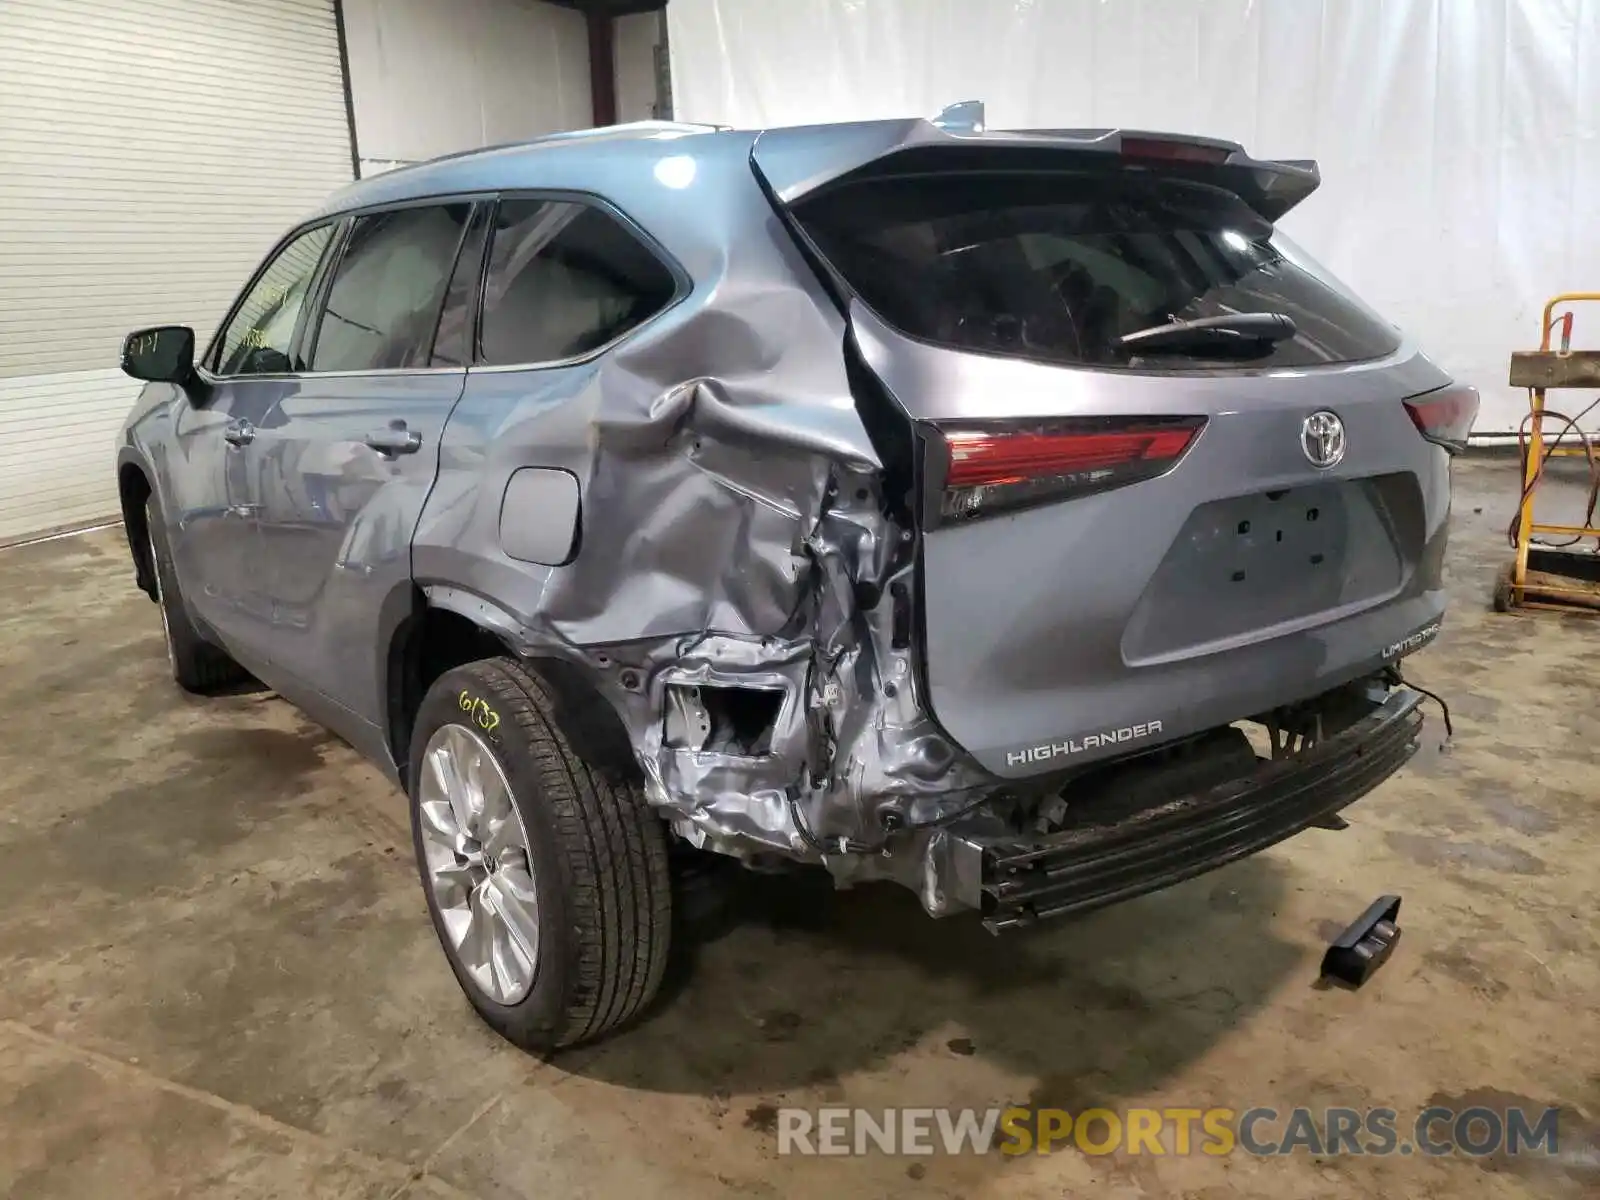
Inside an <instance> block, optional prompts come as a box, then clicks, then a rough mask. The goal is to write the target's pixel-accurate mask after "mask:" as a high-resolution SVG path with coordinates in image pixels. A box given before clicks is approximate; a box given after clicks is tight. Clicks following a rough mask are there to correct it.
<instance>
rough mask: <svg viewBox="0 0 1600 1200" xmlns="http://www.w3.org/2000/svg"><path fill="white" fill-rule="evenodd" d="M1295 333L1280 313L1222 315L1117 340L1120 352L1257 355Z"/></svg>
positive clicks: (1154, 327) (1290, 322) (1287, 319)
mask: <svg viewBox="0 0 1600 1200" xmlns="http://www.w3.org/2000/svg"><path fill="white" fill-rule="evenodd" d="M1297 332H1298V331H1297V330H1296V329H1295V324H1294V321H1293V320H1291V319H1290V318H1289V317H1288V316H1286V315H1285V314H1283V313H1224V314H1223V315H1221V316H1217V317H1197V318H1196V319H1195V320H1193V321H1171V322H1168V323H1167V324H1165V325H1152V326H1151V327H1150V328H1149V329H1140V330H1137V331H1135V332H1133V333H1125V334H1123V335H1122V336H1121V337H1119V338H1118V339H1117V346H1118V348H1120V349H1122V350H1127V351H1131V352H1134V353H1137V352H1139V351H1153V352H1158V353H1159V352H1160V351H1163V350H1186V351H1189V352H1191V353H1195V354H1229V353H1236V354H1247V355H1248V354H1252V353H1259V352H1261V351H1262V350H1264V349H1265V348H1266V347H1267V346H1269V345H1271V344H1272V343H1274V342H1282V341H1286V340H1288V339H1289V338H1292V337H1293V336H1294V335H1295V334H1296V333H1297Z"/></svg>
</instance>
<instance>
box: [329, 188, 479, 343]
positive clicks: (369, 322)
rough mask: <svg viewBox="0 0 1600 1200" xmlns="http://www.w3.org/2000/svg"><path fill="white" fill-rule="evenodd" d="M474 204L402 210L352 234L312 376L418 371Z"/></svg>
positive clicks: (360, 222) (361, 223)
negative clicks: (403, 369) (417, 368)
mask: <svg viewBox="0 0 1600 1200" xmlns="http://www.w3.org/2000/svg"><path fill="white" fill-rule="evenodd" d="M471 213H472V205H470V204H444V205H438V206H436V207H428V208H403V209H398V210H396V211H394V212H384V213H374V214H372V215H371V216H365V217H360V218H358V219H357V220H356V222H355V224H354V225H353V226H352V227H351V229H350V238H349V240H348V241H347V242H346V243H345V248H344V253H343V254H342V255H341V256H340V259H339V264H338V266H337V268H335V270H334V274H333V284H332V286H331V287H329V289H328V300H327V303H326V304H325V305H324V306H323V312H322V322H321V325H320V327H319V329H318V332H317V336H316V340H315V342H314V343H313V345H312V350H311V369H312V370H313V371H380V370H385V369H389V368H395V367H421V366H426V365H427V363H428V356H429V355H430V354H431V353H432V350H433V332H434V328H435V327H436V326H437V324H438V321H439V306H440V304H441V303H442V302H443V300H444V291H445V282H446V281H447V280H448V279H449V278H450V270H451V268H452V267H453V266H454V265H455V260H456V248H457V246H459V245H460V243H461V234H462V232H463V230H464V229H465V228H466V224H467V218H468V216H470V215H471Z"/></svg>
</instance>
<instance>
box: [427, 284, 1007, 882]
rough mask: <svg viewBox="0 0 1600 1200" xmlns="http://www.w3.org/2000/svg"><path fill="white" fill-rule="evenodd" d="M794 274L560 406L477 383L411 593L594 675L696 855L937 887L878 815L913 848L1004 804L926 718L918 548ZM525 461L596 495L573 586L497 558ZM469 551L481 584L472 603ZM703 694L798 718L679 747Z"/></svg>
mask: <svg viewBox="0 0 1600 1200" xmlns="http://www.w3.org/2000/svg"><path fill="white" fill-rule="evenodd" d="M746 265H748V264H746ZM767 266H768V267H769V268H771V267H772V264H767ZM783 270H784V281H783V283H782V284H781V285H778V286H774V285H773V284H771V283H770V282H769V283H766V284H764V285H763V284H762V283H761V282H760V281H759V280H758V281H756V282H754V283H751V282H747V281H746V280H747V277H748V276H749V274H750V272H744V273H742V274H737V275H736V274H735V273H729V274H727V275H726V276H725V277H724V278H723V279H722V280H721V282H720V283H719V284H718V286H717V287H716V288H715V289H711V291H710V293H709V295H708V297H707V298H704V299H701V300H699V301H691V302H689V303H686V304H683V305H680V306H679V307H678V308H677V309H674V310H670V311H669V312H668V313H666V314H664V315H663V317H661V318H658V320H657V321H655V322H652V323H651V325H650V326H649V327H647V328H646V329H645V330H642V331H641V333H640V335H639V336H638V337H637V338H634V339H630V340H629V342H627V343H626V344H624V345H623V346H622V347H619V348H618V349H617V350H616V351H614V352H613V353H611V354H610V355H607V356H603V357H602V358H601V359H599V360H596V362H595V363H594V365H593V369H592V370H590V371H588V372H587V373H586V374H585V375H583V376H581V377H579V378H577V379H573V380H570V381H565V380H557V381H554V382H552V383H551V384H549V385H547V386H548V387H549V388H550V389H551V391H550V392H548V393H546V394H540V393H539V392H537V391H534V390H529V385H528V383H527V382H526V381H523V380H520V379H518V378H517V377H516V376H508V375H501V376H498V377H495V376H491V375H489V374H482V375H469V380H468V384H467V391H466V393H465V395H464V396H463V399H462V401H461V403H460V404H459V405H458V406H457V415H456V416H453V417H452V426H453V428H454V427H460V428H462V429H464V430H466V431H467V432H466V433H465V434H463V435H462V438H461V440H460V441H459V442H457V443H455V444H452V441H451V435H450V434H449V433H447V435H446V439H445V444H444V445H443V447H442V453H441V473H440V477H439V481H438V483H437V485H436V487H435V493H434V498H433V499H431V500H430V502H429V513H430V514H436V515H435V516H434V517H433V523H432V524H431V525H430V518H429V515H427V514H425V517H424V522H423V527H422V529H420V530H419V537H418V539H417V544H416V549H415V551H414V563H415V571H416V575H417V578H418V581H419V583H421V584H422V585H423V586H424V588H425V590H426V591H427V592H428V593H429V595H430V597H431V598H432V599H433V601H434V602H435V603H444V604H446V606H448V607H453V608H456V609H457V610H458V611H463V612H465V613H466V615H468V616H471V617H472V618H473V619H475V620H478V621H479V622H480V623H484V624H488V625H489V626H490V627H492V628H494V629H495V630H496V632H498V633H499V634H500V635H501V636H502V637H503V638H504V639H505V640H506V641H507V642H508V643H509V644H510V645H512V646H513V647H514V648H515V649H516V650H517V651H518V652H519V653H521V654H523V655H526V656H528V657H532V658H538V657H551V656H555V657H559V658H562V659H565V660H568V661H570V662H573V663H577V664H581V665H582V666H584V667H585V668H586V674H587V675H588V677H589V678H590V679H591V680H593V681H594V682H595V683H596V685H597V686H598V687H599V689H600V690H601V692H602V693H603V694H604V695H605V696H606V698H607V699H608V700H610V701H611V703H612V705H613V706H614V707H615V709H616V711H617V712H618V714H619V715H620V717H621V719H622V721H623V724H624V725H625V726H626V728H627V732H628V735H629V737H630V739H631V742H632V745H633V748H634V752H635V754H636V756H637V758H638V760H639V762H640V764H641V766H642V768H643V771H644V775H645V779H646V791H647V797H648V799H649V801H650V803H651V804H652V805H654V806H655V807H656V808H658V809H659V810H661V812H662V813H663V815H664V816H666V817H667V818H668V819H669V821H670V823H671V825H672V827H673V828H674V829H675V830H676V831H677V832H678V833H679V834H680V835H681V836H684V837H685V838H686V839H688V840H689V841H691V842H692V843H694V844H695V845H698V846H702V847H706V848H709V849H714V850H718V851H721V852H724V853H730V854H734V855H738V856H741V857H744V858H746V859H748V860H759V859H760V858H761V857H762V856H772V855H778V856H781V857H784V858H789V859H801V860H805V861H811V862H824V863H826V865H828V866H829V868H830V869H831V870H833V871H834V872H835V874H836V876H837V877H839V878H840V879H841V880H848V879H855V878H868V877H874V876H882V875H885V874H887V875H889V876H891V877H894V878H899V879H901V880H902V881H904V882H907V883H909V884H911V885H912V886H918V887H920V885H919V883H918V881H919V880H921V879H922V877H923V874H924V871H925V868H926V866H927V863H928V862H929V861H931V860H929V859H928V858H927V855H928V853H929V852H930V851H929V847H930V838H929V836H927V833H926V831H924V832H917V831H915V830H908V831H907V832H905V833H901V834H897V835H895V836H894V837H893V838H892V839H890V840H888V842H887V844H886V841H885V829H884V824H883V822H882V821H881V820H880V817H879V812H880V809H881V807H882V806H884V805H888V806H890V807H892V808H893V810H894V814H895V818H897V820H898V822H899V824H900V825H902V826H916V825H919V824H922V823H925V822H928V821H933V820H937V819H939V818H941V817H944V816H946V815H948V814H950V813H953V812H956V811H958V810H961V809H963V808H967V807H970V806H971V805H972V803H973V801H974V800H975V799H977V798H981V797H983V796H985V795H987V794H990V793H992V792H994V791H996V790H997V789H998V787H999V781H997V780H996V779H995V778H994V777H993V776H991V775H989V774H988V773H987V772H985V771H984V770H983V769H982V768H981V767H979V766H978V765H977V764H976V763H974V762H973V761H972V760H970V759H969V758H967V757H966V756H965V754H964V753H962V752H961V751H960V750H959V749H958V748H957V747H955V746H954V745H952V744H951V743H950V742H949V741H948V740H947V739H946V738H945V737H944V736H943V734H942V733H941V732H940V731H939V729H938V728H937V727H936V725H935V724H934V722H933V721H932V720H931V719H930V718H929V716H928V714H927V711H926V706H925V701H924V699H923V698H922V697H921V696H920V695H919V687H918V684H917V680H916V674H915V671H914V669H913V658H912V655H913V648H912V647H911V646H910V645H905V644H902V645H901V646H899V647H896V646H895V644H894V643H895V630H894V604H893V603H892V601H891V587H892V586H893V585H895V584H896V583H899V584H901V585H903V587H904V588H906V589H909V588H910V585H911V573H912V570H913V565H912V554H911V551H912V550H913V548H914V546H913V542H912V540H911V539H912V537H913V534H912V531H910V530H909V529H904V528H900V527H899V526H897V525H896V524H895V522H893V521H892V520H891V519H890V518H889V517H888V516H886V515H885V506H884V504H883V499H882V496H881V495H880V471H881V464H880V463H879V461H878V459H877V455H876V452H875V450H874V449H873V446H872V442H871V440H870V438H869V437H868V436H867V434H866V431H865V429H864V427H863V425H862V423H861V418H860V416H859V415H858V413H857V411H856V409H855V405H854V401H853V399H852V394H851V389H850V383H849V380H848V378H847V374H846V369H845V358H844V354H843V353H842V347H843V345H844V341H845V335H846V330H845V327H844V322H843V319H842V318H841V317H840V316H839V314H838V313H837V312H836V311H834V310H832V309H831V308H830V307H829V306H828V304H827V302H826V301H825V300H823V301H821V302H820V303H819V297H818V296H816V295H813V294H809V293H807V292H806V291H805V290H803V289H799V288H796V287H795V286H794V283H793V280H794V278H795V276H794V274H792V267H791V266H790V265H788V264H785V265H784V267H783ZM756 274H759V272H756ZM558 385H559V390H556V389H557V387H558ZM518 388H521V389H522V390H521V391H520V392H519V391H518V390H517V389H518ZM529 447H536V448H537V451H538V456H537V457H535V458H532V459H531V460H530V457H529V453H528V448H529ZM528 461H535V462H541V463H542V464H543V465H548V466H552V467H560V468H563V469H567V470H570V471H572V472H573V473H574V474H575V475H576V476H577V477H578V479H579V480H580V485H581V488H582V493H583V510H582V518H581V521H582V527H581V546H580V550H579V553H578V554H577V556H576V558H575V559H574V561H573V562H572V563H571V564H570V565H567V566H562V567H555V568H539V567H534V566H528V565H525V564H514V563H511V562H510V561H509V560H506V559H505V557H504V555H503V553H501V552H500V550H499V546H498V540H497V539H498V533H497V530H498V527H499V525H498V522H499V520H500V519H501V518H500V514H499V512H498V510H495V511H493V512H489V511H487V507H488V505H489V504H492V502H493V499H494V498H493V497H490V498H489V500H487V501H486V500H485V499H482V498H480V497H481V494H482V493H483V492H484V490H485V489H484V488H483V487H482V484H481V481H482V479H483V477H484V475H485V474H486V473H492V471H493V470H503V471H505V472H506V473H509V471H510V470H513V469H515V468H516V467H517V466H520V465H524V464H526V463H527V462H528ZM473 544H475V545H476V546H477V547H478V549H477V550H476V551H475V557H474V563H475V565H474V567H473V570H474V571H475V572H476V574H475V575H474V576H472V577H471V578H470V579H468V580H467V581H465V582H461V581H459V579H458V578H452V576H453V575H454V576H459V574H460V569H459V567H458V566H457V564H458V563H459V561H460V560H461V559H462V557H463V556H464V551H463V547H464V546H468V545H473ZM447 581H448V586H447V585H446V584H447ZM474 593H475V594H476V596H478V597H484V596H490V597H494V598H495V602H494V603H493V604H487V605H486V604H483V603H481V602H478V601H476V600H474ZM907 594H909V591H908V593H907ZM905 632H906V631H904V630H903V631H902V642H904V641H906V640H907V639H906V636H905ZM696 684H704V685H710V686H721V687H746V688H761V689H769V690H773V691H778V692H781V693H782V701H781V703H780V704H779V706H778V715H777V719H776V721H775V723H774V725H773V727H772V729H771V730H770V737H769V738H768V739H766V740H767V743H768V744H767V746H766V747H765V749H764V752H763V753H760V754H750V755H740V754H733V753H728V752H726V751H712V750H696V749H694V748H690V747H685V746H682V745H675V744H672V743H671V742H670V741H669V739H668V737H667V732H666V731H667V715H668V711H669V702H668V689H669V688H671V687H688V686H693V685H696Z"/></svg>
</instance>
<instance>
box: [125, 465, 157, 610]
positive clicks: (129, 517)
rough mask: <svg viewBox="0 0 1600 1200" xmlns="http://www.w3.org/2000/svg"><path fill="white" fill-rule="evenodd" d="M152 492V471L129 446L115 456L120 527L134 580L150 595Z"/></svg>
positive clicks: (152, 577)
mask: <svg viewBox="0 0 1600 1200" xmlns="http://www.w3.org/2000/svg"><path fill="white" fill-rule="evenodd" d="M153 495H155V483H154V477H153V475H152V472H151V471H150V469H149V467H148V466H147V465H146V463H145V462H144V460H143V459H142V458H140V457H139V455H138V454H137V453H136V452H134V451H132V450H125V451H124V452H123V453H122V454H120V455H118V457H117V496H118V499H119V500H120V501H121V505H122V528H123V532H124V533H125V534H126V535H127V539H128V552H129V553H130V554H131V555H132V556H133V571H134V581H135V582H136V583H137V584H138V586H139V590H140V591H142V592H143V593H144V594H145V595H147V596H149V597H150V599H152V600H154V599H155V598H156V575H155V563H154V562H152V561H151V558H150V522H149V518H148V516H147V508H146V506H147V505H148V503H149V501H150V498H151V496H153Z"/></svg>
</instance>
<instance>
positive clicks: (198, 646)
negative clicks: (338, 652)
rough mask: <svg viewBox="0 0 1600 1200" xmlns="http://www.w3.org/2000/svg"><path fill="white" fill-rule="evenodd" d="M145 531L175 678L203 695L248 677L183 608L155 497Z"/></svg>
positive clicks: (147, 510) (147, 512) (147, 513)
mask: <svg viewBox="0 0 1600 1200" xmlns="http://www.w3.org/2000/svg"><path fill="white" fill-rule="evenodd" d="M144 517H145V528H146V529H147V530H149V535H150V543H149V550H150V565H151V568H152V571H151V574H152V576H153V578H154V579H155V585H156V596H155V600H156V604H157V605H158V606H159V607H160V609H161V632H162V636H163V638H164V639H165V640H166V644H167V662H168V664H169V665H170V666H171V668H172V678H173V679H175V680H177V682H178V686H179V687H181V688H183V689H184V690H185V691H188V692H196V693H198V694H201V695H204V694H206V693H208V692H215V691H218V690H219V689H221V688H224V687H227V686H229V685H230V684H235V683H239V682H240V681H242V680H244V679H246V678H248V676H247V675H246V674H245V671H244V668H242V667H241V666H239V664H238V663H236V662H234V661H233V659H231V658H229V657H228V655H227V652H226V651H224V650H222V649H221V648H220V647H217V646H214V645H212V644H211V643H210V642H208V641H206V640H205V638H203V637H201V636H200V631H199V630H197V629H196V628H195V626H194V622H193V621H191V620H190V619H189V612H188V610H187V609H186V608H184V605H183V593H182V592H181V591H179V590H178V572H177V571H176V569H174V567H173V565H172V551H171V549H170V548H169V547H168V545H167V527H166V524H165V523H164V522H163V521H162V519H161V509H160V506H158V505H157V504H156V499H155V497H154V496H152V497H150V499H149V500H147V501H145V510H144Z"/></svg>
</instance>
